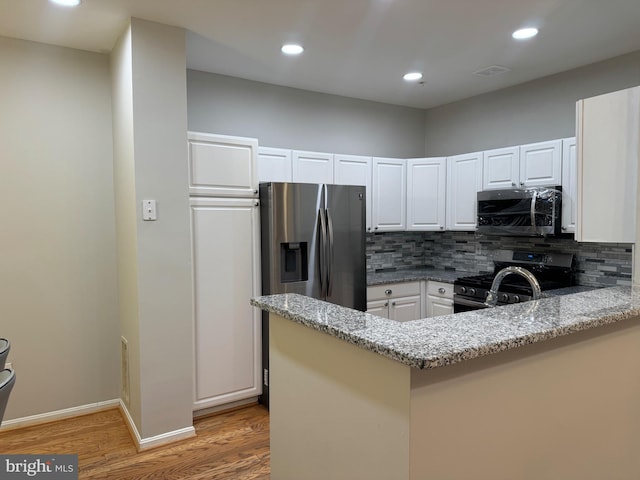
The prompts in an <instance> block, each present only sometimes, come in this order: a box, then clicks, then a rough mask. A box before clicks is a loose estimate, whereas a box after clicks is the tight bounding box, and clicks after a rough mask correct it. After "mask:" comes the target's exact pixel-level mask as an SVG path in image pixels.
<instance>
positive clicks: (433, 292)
mask: <svg viewBox="0 0 640 480" xmlns="http://www.w3.org/2000/svg"><path fill="white" fill-rule="evenodd" d="M426 308H427V311H426V316H427V317H438V316H440V315H451V314H452V313H453V285H452V284H450V283H443V282H436V281H433V280H429V281H428V282H427V298H426Z"/></svg>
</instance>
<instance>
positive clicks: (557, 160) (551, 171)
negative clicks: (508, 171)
mask: <svg viewBox="0 0 640 480" xmlns="http://www.w3.org/2000/svg"><path fill="white" fill-rule="evenodd" d="M560 184H562V140H551V141H549V142H538V143H530V144H529V145H521V146H520V186H521V187H544V186H552V185H560Z"/></svg>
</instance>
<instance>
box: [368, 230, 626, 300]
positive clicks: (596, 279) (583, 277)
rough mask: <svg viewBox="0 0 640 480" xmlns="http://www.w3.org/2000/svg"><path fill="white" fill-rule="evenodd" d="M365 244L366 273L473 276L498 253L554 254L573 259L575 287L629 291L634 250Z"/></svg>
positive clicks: (570, 244) (562, 244)
mask: <svg viewBox="0 0 640 480" xmlns="http://www.w3.org/2000/svg"><path fill="white" fill-rule="evenodd" d="M366 242H367V249H366V251H367V271H368V272H380V271H389V270H404V269H411V268H436V269H443V270H455V271H457V272H461V274H462V275H473V274H476V273H485V272H492V271H493V254H494V252H495V251H496V250H502V249H509V250H531V251H534V252H545V251H554V252H563V253H573V254H574V255H575V257H576V282H577V283H578V284H579V285H587V286H596V287H599V286H612V285H631V252H632V245H631V244H626V243H578V242H576V241H574V240H571V239H566V238H529V237H489V236H485V235H477V234H475V233H473V232H388V233H369V234H367V238H366Z"/></svg>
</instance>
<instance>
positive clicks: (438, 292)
mask: <svg viewBox="0 0 640 480" xmlns="http://www.w3.org/2000/svg"><path fill="white" fill-rule="evenodd" d="M427 295H435V296H437V297H443V298H451V299H453V284H452V283H444V282H433V281H429V282H428V283H427Z"/></svg>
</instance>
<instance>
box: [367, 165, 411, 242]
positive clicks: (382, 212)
mask: <svg viewBox="0 0 640 480" xmlns="http://www.w3.org/2000/svg"><path fill="white" fill-rule="evenodd" d="M406 184H407V163H406V160H402V159H398V158H376V157H374V158H373V230H374V231H376V232H387V231H401V230H404V229H405V226H406V198H407V194H406V191H407V190H406Z"/></svg>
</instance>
